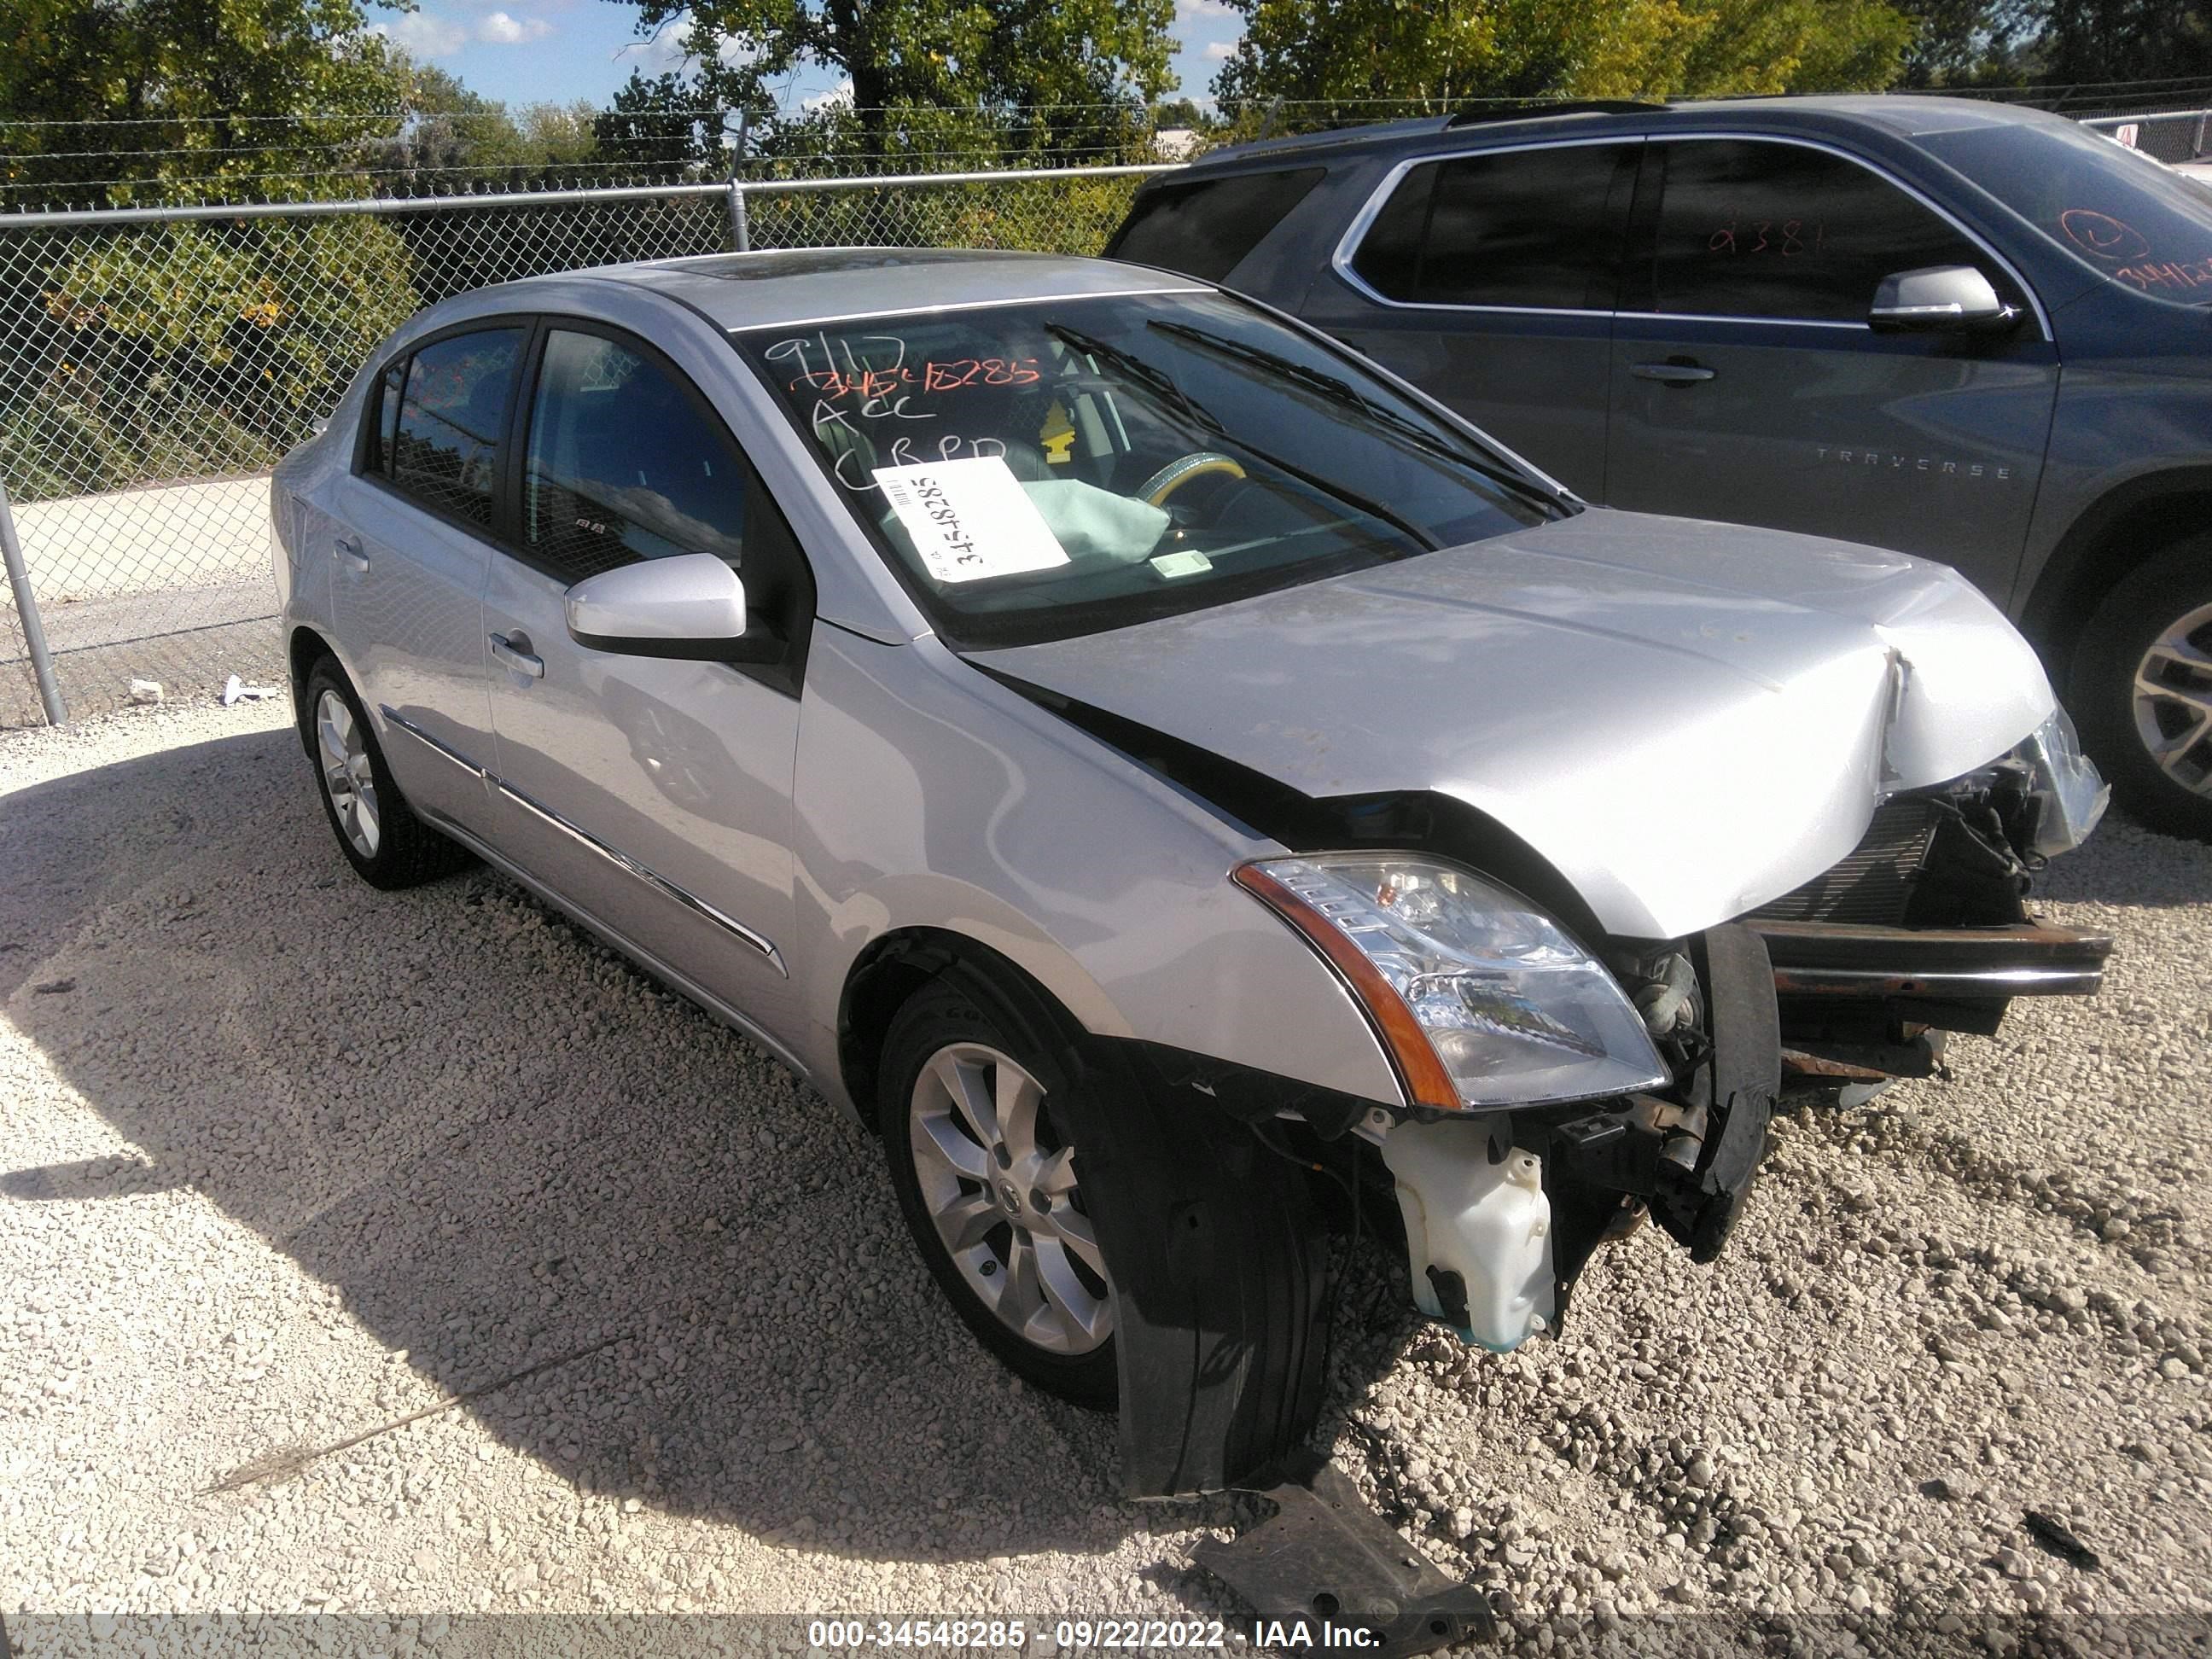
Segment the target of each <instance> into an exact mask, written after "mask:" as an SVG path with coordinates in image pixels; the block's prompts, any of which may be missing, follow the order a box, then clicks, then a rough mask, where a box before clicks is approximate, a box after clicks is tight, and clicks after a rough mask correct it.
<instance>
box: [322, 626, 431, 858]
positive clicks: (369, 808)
mask: <svg viewBox="0 0 2212 1659" xmlns="http://www.w3.org/2000/svg"><path fill="white" fill-rule="evenodd" d="M301 702H302V706H303V707H304V708H306V710H307V716H306V719H307V731H306V734H305V735H306V737H307V752H308V754H309V756H310V757H311V759H312V763H313V766H314V768H315V781H316V786H317V787H316V793H317V794H319V795H320V796H321V797H322V801H323V814H324V816H325V817H327V818H328V819H329V820H330V825H331V834H332V835H334V836H337V842H338V850H339V851H340V852H341V853H343V854H345V858H346V862H347V863H349V864H350V865H351V866H353V867H354V873H355V874H356V875H358V876H359V877H360V878H362V880H363V881H365V882H367V883H368V884H369V885H370V886H372V887H381V888H384V889H386V890H393V889H397V888H402V887H419V886H421V885H422V884H423V883H424V882H429V881H435V880H437V879H438V878H440V877H441V876H449V875H451V874H452V873H453V872H454V871H456V870H459V869H460V868H461V867H462V866H465V865H466V864H467V863H468V862H469V855H468V853H467V852H466V851H465V849H464V848H461V847H460V846H459V844H458V843H456V842H453V841H451V840H449V839H448V838H447V837H446V836H441V835H440V834H439V833H438V832H437V831H436V830H435V829H431V828H430V827H429V825H428V824H426V823H423V822H422V819H420V818H418V817H416V816H415V811H414V809H413V808H412V807H410V806H409V805H408V804H407V798H406V797H405V796H404V795H403V794H401V793H399V786H398V784H397V783H394V782H393V781H392V769H391V768H390V767H389V766H387V765H386V763H385V759H384V749H383V746H382V745H381V744H379V743H378V742H377V740H376V729H375V728H374V726H371V725H370V724H369V723H368V714H367V712H366V711H365V710H363V708H362V706H361V699H360V697H359V696H356V694H355V692H354V689H353V684H352V683H351V682H350V681H349V680H348V679H347V678H346V677H345V671H344V670H343V669H342V668H340V667H339V666H338V665H337V659H336V658H334V657H329V656H325V657H323V658H321V659H319V660H318V661H317V662H316V664H315V665H314V666H313V668H311V669H309V670H308V671H307V690H306V691H305V693H304V694H303V696H302V698H301Z"/></svg>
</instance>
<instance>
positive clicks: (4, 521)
mask: <svg viewBox="0 0 2212 1659" xmlns="http://www.w3.org/2000/svg"><path fill="white" fill-rule="evenodd" d="M0 558H4V559H5V561H6V564H7V570H8V591H9V592H10V593H12V594H13V595H14V596H15V616H16V618H17V619H18V620H19V621H21V623H22V624H23V647H24V649H25V650H27V651H28V652H29V653H30V656H31V673H32V675H33V678H36V679H37V680H38V682H39V702H40V703H41V704H43V705H44V706H45V708H46V724H47V725H49V726H66V725H68V724H69V708H68V707H67V706H66V705H65V704H64V702H62V688H61V684H60V683H59V682H58V681H57V680H56V679H55V678H54V659H53V654H52V653H51V652H49V651H48V650H47V649H46V624H45V623H42V622H40V620H39V601H38V599H37V598H36V597H35V596H34V595H33V593H32V592H31V577H30V573H29V572H27V570H25V569H24V568H23V544H21V542H19V541H17V540H16V539H15V508H13V507H10V506H9V504H8V486H7V485H6V484H5V483H0Z"/></svg>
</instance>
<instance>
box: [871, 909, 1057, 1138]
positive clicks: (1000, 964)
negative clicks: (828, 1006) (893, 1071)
mask: <svg viewBox="0 0 2212 1659" xmlns="http://www.w3.org/2000/svg"><path fill="white" fill-rule="evenodd" d="M950 975H958V976H960V977H962V978H963V979H965V980H966V981H968V983H969V987H970V988H972V989H975V990H977V991H979V992H981V993H982V994H984V995H986V996H987V998H988V1000H990V1001H992V1002H993V1003H994V1005H995V1011H996V1012H1000V1013H1002V1014H1004V1015H1006V1016H1007V1017H1009V1018H1012V1019H1013V1020H1014V1021H1015V1022H1016V1023H1017V1024H1019V1025H1020V1026H1022V1027H1024V1029H1025V1030H1029V1031H1031V1032H1035V1033H1036V1034H1038V1035H1043V1034H1045V1033H1047V1032H1049V1033H1050V1034H1052V1035H1053V1036H1057V1037H1059V1038H1060V1040H1062V1041H1064V1042H1080V1041H1081V1040H1082V1038H1083V1037H1084V1036H1085V1030H1084V1027H1083V1025H1082V1024H1081V1022H1079V1020H1077V1019H1076V1018H1075V1017H1074V1015H1073V1014H1072V1013H1070V1012H1068V1010H1067V1008H1066V1006H1064V1005H1063V1004H1062V1003H1061V1002H1060V999H1059V998H1057V997H1055V996H1054V994H1052V992H1051V991H1050V989H1048V987H1046V986H1044V985H1043V984H1042V983H1041V982H1039V981H1038V980H1037V979H1036V976H1035V975H1032V974H1031V973H1030V972H1029V970H1028V969H1025V968H1024V967H1023V966H1022V965H1021V964H1020V963H1017V962H1015V961H1014V960H1013V959H1012V957H1007V956H1006V955H1004V954H1002V953H1001V952H1000V951H994V950H993V949H992V948H991V947H990V946H989V945H986V944H984V943H983V942H982V941H981V939H974V938H971V937H970V936H969V935H968V934H965V933H957V932H955V931H953V930H952V929H951V928H945V927H899V928H895V929H893V930H892V931H890V933H884V935H882V936H881V937H880V938H878V939H872V940H870V941H869V943H868V945H867V946H866V948H865V949H864V950H863V951H861V952H860V955H859V956H857V957H854V960H853V965H852V966H851V967H850V968H849V969H847V971H846V975H845V983H844V988H843V991H842V994H840V996H839V998H838V1001H837V1070H838V1075H839V1079H840V1080H841V1081H842V1083H843V1084H844V1085H845V1092H846V1096H847V1097H848V1099H849V1100H850V1101H851V1102H852V1103H853V1106H854V1109H855V1110H856V1111H857V1112H858V1114H859V1115H860V1119H861V1121H863V1122H864V1123H866V1124H868V1125H869V1126H870V1127H874V1125H875V1114H874V1111H873V1109H872V1107H873V1103H874V1101H875V1097H876V1088H877V1082H878V1063H879V1062H880V1060H881V1059H882V1056H883V1051H884V1039H885V1038H886V1037H888V1036H889V1035H890V1029H891V1024H892V1022H893V1021H894V1020H896V1018H898V1012H899V1010H900V1009H901V1008H902V1007H904V1006H906V1005H907V1003H908V1001H909V1000H912V998H913V997H914V995H915V993H916V992H917V991H919V990H921V988H922V987H924V986H926V985H927V984H929V983H930V982H931V981H934V980H939V979H943V978H945V977H947V976H950Z"/></svg>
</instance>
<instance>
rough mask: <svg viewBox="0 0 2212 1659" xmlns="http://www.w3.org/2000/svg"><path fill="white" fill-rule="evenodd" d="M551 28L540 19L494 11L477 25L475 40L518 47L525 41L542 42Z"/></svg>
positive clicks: (550, 31) (551, 30)
mask: <svg viewBox="0 0 2212 1659" xmlns="http://www.w3.org/2000/svg"><path fill="white" fill-rule="evenodd" d="M550 33H553V26H552V25H551V24H550V23H549V22H547V21H545V20H544V18H542V17H515V16H511V15H508V14H507V13H506V12H503V11H495V12H494V13H492V14H491V15H489V17H487V18H485V19H484V20H483V22H481V23H479V24H477V40H486V41H489V42H490V43H491V44H492V45H494V46H520V45H521V44H522V43H523V42H524V41H526V40H544V38H545V37H546V36H547V35H549V34H550Z"/></svg>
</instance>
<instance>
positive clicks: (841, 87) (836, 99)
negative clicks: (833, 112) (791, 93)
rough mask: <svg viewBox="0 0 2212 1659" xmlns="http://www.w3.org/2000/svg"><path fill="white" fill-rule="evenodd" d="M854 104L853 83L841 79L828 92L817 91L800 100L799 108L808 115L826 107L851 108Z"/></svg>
mask: <svg viewBox="0 0 2212 1659" xmlns="http://www.w3.org/2000/svg"><path fill="white" fill-rule="evenodd" d="M852 106H853V83H852V82H850V81H840V82H838V83H837V84H836V86H834V87H832V88H829V91H827V92H817V93H816V94H814V95H813V96H812V97H811V98H802V99H800V100H799V109H800V110H801V111H802V112H805V114H808V115H812V114H814V113H815V112H817V111H820V110H825V109H850V108H852Z"/></svg>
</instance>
